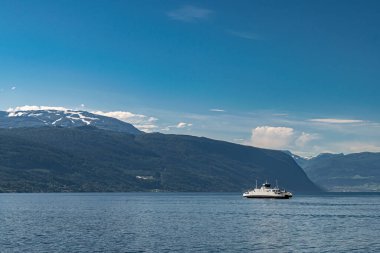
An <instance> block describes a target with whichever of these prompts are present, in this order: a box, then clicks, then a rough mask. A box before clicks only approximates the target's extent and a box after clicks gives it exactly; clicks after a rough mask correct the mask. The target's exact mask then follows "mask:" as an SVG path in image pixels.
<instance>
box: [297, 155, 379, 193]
mask: <svg viewBox="0 0 380 253" xmlns="http://www.w3.org/2000/svg"><path fill="white" fill-rule="evenodd" d="M295 161H296V162H297V163H298V164H299V165H300V166H301V167H302V168H303V169H304V170H305V172H306V174H307V175H308V176H309V178H310V179H311V180H312V181H313V182H315V183H316V184H318V185H320V186H322V187H323V188H325V189H327V190H328V191H338V192H339V191H364V192H369V191H380V153H369V152H364V153H356V154H348V155H344V154H320V155H319V156H317V157H314V158H311V159H302V158H298V159H295Z"/></svg>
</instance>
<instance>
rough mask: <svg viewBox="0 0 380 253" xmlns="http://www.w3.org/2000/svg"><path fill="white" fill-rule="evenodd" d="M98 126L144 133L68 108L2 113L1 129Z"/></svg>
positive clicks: (115, 120)
mask: <svg viewBox="0 0 380 253" xmlns="http://www.w3.org/2000/svg"><path fill="white" fill-rule="evenodd" d="M88 125H90V126H96V127H98V128H100V129H105V130H112V131H118V132H126V133H130V134H141V133H142V132H141V131H140V130H138V129H137V128H135V127H134V126H133V125H131V124H129V123H126V122H123V121H120V120H118V119H115V118H110V117H105V116H101V115H98V114H93V113H90V112H86V111H77V110H70V109H66V108H59V107H58V108H47V109H44V110H42V109H38V108H36V110H31V109H27V110H26V109H24V110H23V109H17V110H11V111H7V112H4V111H0V128H18V127H42V126H60V127H79V126H88Z"/></svg>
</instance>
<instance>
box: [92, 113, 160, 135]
mask: <svg viewBox="0 0 380 253" xmlns="http://www.w3.org/2000/svg"><path fill="white" fill-rule="evenodd" d="M92 113H94V114H98V115H102V116H106V117H111V118H115V119H118V120H121V121H124V122H127V123H130V124H132V125H134V126H135V127H136V128H138V129H139V130H141V131H144V132H148V133H149V132H153V131H154V129H156V128H157V126H156V125H155V124H154V122H155V121H157V118H154V117H148V116H145V115H142V114H135V113H132V112H127V111H113V112H103V111H94V112H92Z"/></svg>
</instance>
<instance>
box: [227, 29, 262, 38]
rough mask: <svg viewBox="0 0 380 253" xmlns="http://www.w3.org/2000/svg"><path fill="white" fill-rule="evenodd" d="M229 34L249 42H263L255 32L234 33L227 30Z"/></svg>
mask: <svg viewBox="0 0 380 253" xmlns="http://www.w3.org/2000/svg"><path fill="white" fill-rule="evenodd" d="M227 32H228V33H229V34H231V35H233V36H236V37H239V38H242V39H247V40H261V39H262V37H261V36H260V35H258V34H257V33H253V32H247V31H234V30H227Z"/></svg>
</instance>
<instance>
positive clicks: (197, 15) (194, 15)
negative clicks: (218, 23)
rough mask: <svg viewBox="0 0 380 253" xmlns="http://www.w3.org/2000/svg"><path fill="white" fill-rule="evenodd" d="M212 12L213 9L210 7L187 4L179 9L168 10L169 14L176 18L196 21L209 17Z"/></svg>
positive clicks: (184, 20)
mask: <svg viewBox="0 0 380 253" xmlns="http://www.w3.org/2000/svg"><path fill="white" fill-rule="evenodd" d="M212 12H213V11H212V10H209V9H205V8H200V7H196V6H192V5H185V6H183V7H181V8H179V9H176V10H173V11H170V12H168V13H167V15H168V17H170V18H171V19H174V20H179V21H183V22H195V21H199V20H203V19H206V18H208V17H209V16H210V14H211V13H212Z"/></svg>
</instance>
